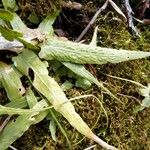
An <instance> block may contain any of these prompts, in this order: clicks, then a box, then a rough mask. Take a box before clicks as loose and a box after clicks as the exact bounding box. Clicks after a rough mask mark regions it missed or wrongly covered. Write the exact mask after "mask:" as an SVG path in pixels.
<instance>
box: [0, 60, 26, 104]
mask: <svg viewBox="0 0 150 150" xmlns="http://www.w3.org/2000/svg"><path fill="white" fill-rule="evenodd" d="M0 81H1V83H2V85H3V87H4V88H5V90H6V92H7V96H8V98H9V99H10V100H11V101H15V100H19V99H22V98H23V96H22V95H23V94H24V93H25V89H24V87H23V86H22V83H21V81H20V78H19V76H18V74H17V73H16V72H15V71H14V70H13V68H12V67H11V66H9V65H7V64H5V63H3V62H0Z"/></svg>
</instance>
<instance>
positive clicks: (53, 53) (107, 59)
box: [39, 38, 150, 64]
mask: <svg viewBox="0 0 150 150" xmlns="http://www.w3.org/2000/svg"><path fill="white" fill-rule="evenodd" d="M39 56H40V58H43V59H46V60H53V59H55V60H58V61H61V62H72V63H77V64H106V63H119V62H123V61H128V60H134V59H139V58H144V57H150V52H140V51H128V50H121V49H120V50H117V49H112V48H102V47H96V46H95V47H94V46H89V45H86V44H81V43H74V42H70V41H68V40H60V39H58V38H49V39H48V40H47V42H46V43H44V44H43V45H42V46H41V51H40V53H39Z"/></svg>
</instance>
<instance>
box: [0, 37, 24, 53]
mask: <svg viewBox="0 0 150 150" xmlns="http://www.w3.org/2000/svg"><path fill="white" fill-rule="evenodd" d="M22 48H23V44H22V43H20V42H18V41H16V40H14V41H8V40H6V39H5V38H4V37H2V36H0V50H10V51H13V52H16V53H20V52H21V51H22Z"/></svg>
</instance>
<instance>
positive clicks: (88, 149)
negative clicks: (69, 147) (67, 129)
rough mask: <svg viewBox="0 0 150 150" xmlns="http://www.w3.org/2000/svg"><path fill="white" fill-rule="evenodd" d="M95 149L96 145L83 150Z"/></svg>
mask: <svg viewBox="0 0 150 150" xmlns="http://www.w3.org/2000/svg"><path fill="white" fill-rule="evenodd" d="M95 147H96V145H92V146H90V147H88V148H86V149H84V150H91V149H93V148H95Z"/></svg>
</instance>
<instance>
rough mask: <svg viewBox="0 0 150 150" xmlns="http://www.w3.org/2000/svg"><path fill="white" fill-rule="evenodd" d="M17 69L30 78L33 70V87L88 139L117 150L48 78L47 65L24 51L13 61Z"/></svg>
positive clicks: (29, 52) (52, 80)
mask: <svg viewBox="0 0 150 150" xmlns="http://www.w3.org/2000/svg"><path fill="white" fill-rule="evenodd" d="M13 61H14V63H15V64H16V67H17V68H18V69H19V70H20V71H21V72H22V73H23V74H26V75H28V76H29V73H28V71H29V70H30V71H31V70H32V71H33V74H34V79H33V86H34V87H35V89H37V90H38V91H39V92H40V93H41V94H43V95H44V96H45V97H46V98H47V100H48V101H49V102H50V103H51V104H52V105H53V106H54V108H55V110H57V111H58V112H59V113H61V114H62V115H63V116H64V117H65V118H66V119H67V120H68V121H69V123H70V124H71V125H72V126H73V127H74V128H76V129H77V130H78V131H79V132H80V133H82V134H83V135H85V136H86V137H88V138H90V139H92V140H94V141H96V142H97V143H99V144H100V145H101V146H103V147H106V148H107V149H112V150H115V149H116V148H114V147H112V146H110V145H108V144H107V143H106V142H104V141H102V140H101V139H100V138H98V137H97V136H96V135H95V134H93V132H92V131H91V129H90V128H89V127H88V126H87V124H86V123H85V122H84V121H83V120H82V118H81V117H80V116H79V115H78V114H77V113H76V112H75V109H74V106H73V105H72V103H71V102H70V101H68V99H67V97H66V95H65V94H64V92H63V91H62V89H61V88H60V86H59V85H58V84H57V82H56V81H55V80H54V79H53V78H51V77H50V76H48V70H47V69H46V65H45V64H44V63H42V62H41V60H40V59H39V58H38V57H37V56H36V55H35V54H34V53H33V52H32V51H29V50H24V51H23V53H21V54H20V55H18V56H17V57H15V58H14V59H13Z"/></svg>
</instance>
